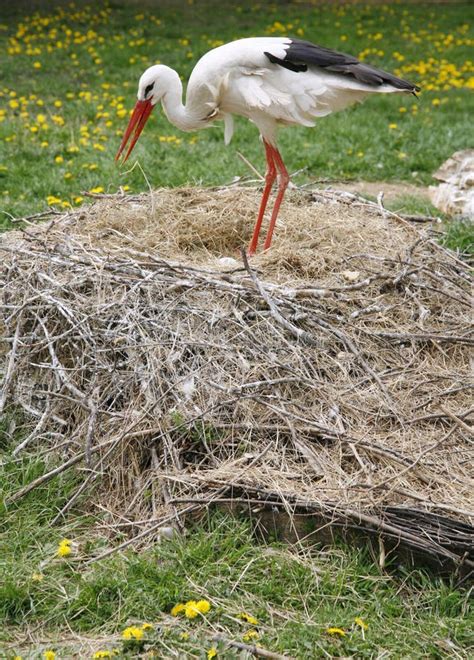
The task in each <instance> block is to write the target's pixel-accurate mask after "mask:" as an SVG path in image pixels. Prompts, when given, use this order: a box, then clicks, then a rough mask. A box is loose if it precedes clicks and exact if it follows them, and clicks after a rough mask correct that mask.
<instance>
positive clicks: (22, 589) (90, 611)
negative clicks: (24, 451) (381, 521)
mask: <svg viewBox="0 0 474 660" xmlns="http://www.w3.org/2000/svg"><path fill="white" fill-rule="evenodd" d="M44 469H45V464H44V462H43V461H41V460H38V459H33V458H29V459H28V458H27V459H25V460H24V461H22V462H19V463H13V462H6V463H4V464H3V466H2V467H1V468H0V484H1V486H0V488H1V490H2V492H1V493H0V494H1V497H2V500H3V498H4V497H5V496H7V495H8V494H9V493H12V492H14V491H15V490H16V489H18V487H19V486H20V485H22V484H24V483H26V482H28V481H29V480H30V479H32V478H34V477H36V476H38V475H39V474H41V473H42V472H43V470H44ZM73 479H74V478H73V477H71V476H62V477H60V478H59V479H58V480H57V481H56V482H50V483H49V484H48V485H47V486H45V487H44V488H41V489H38V490H37V491H35V492H34V493H33V494H32V495H30V496H29V497H27V498H26V499H25V500H23V501H21V502H20V503H19V504H18V505H17V506H14V507H11V508H10V509H8V510H6V509H5V508H2V509H1V511H0V516H1V522H0V530H1V532H0V546H1V547H2V557H1V560H0V620H1V621H2V623H3V625H2V627H1V629H0V657H2V658H5V657H6V658H13V657H14V655H15V654H21V655H22V656H23V657H24V658H26V657H31V658H39V657H42V653H43V651H44V650H54V651H56V652H57V659H58V660H59V659H60V658H67V657H71V656H72V651H73V649H76V650H77V649H78V647H79V644H80V638H81V637H83V638H87V639H88V638H90V639H92V640H94V639H97V640H98V641H97V642H92V643H91V644H90V646H89V647H88V650H87V651H86V647H82V650H81V651H80V652H79V656H78V657H81V658H91V657H92V655H93V653H94V652H96V651H99V650H102V651H111V650H112V649H114V648H116V649H119V650H120V651H123V650H124V649H126V648H127V646H130V642H126V643H125V645H124V642H123V641H122V640H121V634H122V633H123V631H124V630H125V629H126V628H129V627H130V626H135V628H138V629H139V630H142V625H143V624H144V623H145V624H151V625H152V626H153V630H152V629H148V630H145V632H144V633H143V634H144V639H145V640H147V645H146V649H147V650H151V649H154V650H155V651H156V653H157V655H156V656H155V657H160V658H163V657H166V658H171V657H181V658H182V657H189V658H205V657H206V654H207V652H208V651H209V650H210V649H212V648H213V647H215V648H216V649H217V650H218V651H223V648H224V646H223V645H222V644H220V645H219V644H216V643H214V642H213V641H212V638H213V636H214V635H215V634H223V635H224V636H225V637H226V638H227V639H232V640H234V641H237V642H243V643H247V644H252V643H258V644H259V645H260V646H262V647H264V648H266V649H268V650H271V651H273V652H279V653H286V654H287V655H288V656H291V657H294V658H324V657H326V658H327V657H340V656H344V657H347V656H351V657H355V658H375V657H384V658H408V657H409V658H427V657H430V658H441V657H456V658H467V657H468V656H469V648H470V645H472V642H473V639H472V624H473V623H474V621H473V619H472V617H470V615H469V610H468V598H469V593H468V592H466V591H464V592H463V591H458V590H456V589H454V588H451V587H450V586H449V585H448V584H443V583H441V582H440V581H436V580H433V579H429V578H428V577H427V576H425V575H423V574H422V573H420V572H411V573H407V572H404V571H403V570H399V571H398V572H397V573H396V574H392V575H390V574H389V573H387V572H385V571H381V570H379V568H378V566H377V563H376V562H375V561H374V559H373V558H372V557H370V556H369V554H368V553H366V552H361V551H358V550H348V549H343V548H339V549H337V548H332V549H329V550H324V551H321V550H318V549H313V550H314V551H313V552H312V553H311V554H310V552H309V550H308V549H307V548H306V549H303V548H292V549H289V548H285V547H282V546H279V545H277V544H270V545H263V544H262V543H260V542H259V541H258V540H257V539H255V538H252V534H251V530H250V528H249V525H248V523H246V522H244V521H240V522H239V521H232V520H229V519H226V518H224V517H222V516H220V515H214V516H211V517H210V518H209V519H208V520H207V522H205V523H204V524H203V525H201V526H199V527H197V528H196V529H194V530H191V531H190V532H189V533H188V534H187V536H186V538H184V539H182V538H181V539H179V538H178V539H175V540H169V541H163V542H162V544H161V545H155V546H154V547H153V548H151V549H148V550H144V551H142V552H139V553H137V552H134V551H129V552H125V553H122V554H117V555H112V556H110V557H109V558H108V559H104V560H102V561H101V562H99V563H96V564H91V565H89V566H87V565H85V563H84V562H85V561H86V560H87V559H88V558H90V557H92V556H94V554H96V553H97V552H98V551H99V550H103V549H104V548H105V547H106V546H107V545H108V543H109V540H108V538H107V536H106V531H105V529H104V530H103V531H102V532H100V530H99V531H98V530H97V528H93V527H92V524H93V522H94V521H93V520H92V517H91V516H87V515H86V514H84V513H81V512H80V509H77V510H76V511H75V512H74V515H72V516H71V517H70V519H69V520H70V521H69V522H67V523H63V524H59V525H58V526H54V527H52V526H51V524H50V521H51V520H52V519H53V517H54V515H55V514H56V512H57V511H58V509H60V508H61V507H62V506H63V504H64V503H65V501H66V500H67V498H68V497H69V496H70V494H71V492H72V491H73V488H74V481H73ZM64 538H68V539H70V540H71V541H72V542H73V543H72V553H71V555H70V556H69V557H59V556H58V555H57V551H58V546H59V543H60V542H61V540H62V539H64ZM189 600H195V601H199V600H206V601H208V602H209V603H210V605H211V608H210V610H209V612H207V613H205V614H199V615H198V616H196V617H195V618H187V617H186V615H185V614H184V613H180V614H179V615H178V616H177V617H173V616H171V615H170V612H171V610H172V608H173V607H174V606H175V605H176V604H178V603H185V602H186V601H189ZM242 613H246V614H248V615H250V617H254V618H255V619H256V620H257V623H255V622H253V620H252V619H248V617H247V620H245V617H244V618H242V617H243V614H242ZM249 631H253V632H251V633H250V634H249ZM30 634H31V638H30V637H29V635H30ZM129 634H132V635H133V634H135V635H138V636H139V635H140V633H137V632H136V630H135V632H134V633H133V632H132V633H129ZM74 636H77V639H76V641H75V642H71V641H69V642H65V641H61V638H62V637H64V638H66V639H69V640H71V639H74ZM31 640H39V641H38V642H37V643H33V644H31ZM131 644H134V642H133V640H132V642H131ZM31 648H32V649H33V652H32V653H31V651H30V654H28V649H31ZM472 650H473V649H472V648H471V651H472ZM236 653H237V651H236ZM99 657H100V656H99ZM148 657H151V656H148ZM209 657H212V656H209ZM217 657H218V658H219V657H223V658H234V657H235V658H237V657H242V656H237V655H236V654H234V652H233V651H231V650H226V651H223V652H221V653H220V654H219V655H218V656H217ZM471 657H472V656H471Z"/></svg>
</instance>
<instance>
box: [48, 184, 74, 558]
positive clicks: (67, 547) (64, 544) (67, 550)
mask: <svg viewBox="0 0 474 660" xmlns="http://www.w3.org/2000/svg"><path fill="white" fill-rule="evenodd" d="M51 197H52V196H51ZM49 199H50V197H48V198H47V200H49ZM56 200H57V201H56ZM48 203H50V202H48ZM51 203H54V204H59V203H61V204H62V205H64V202H61V200H59V199H57V198H55V201H54V202H51ZM71 543H72V541H70V540H69V539H63V540H62V541H60V542H59V544H58V549H57V551H56V554H57V555H58V557H69V555H70V554H72V548H71Z"/></svg>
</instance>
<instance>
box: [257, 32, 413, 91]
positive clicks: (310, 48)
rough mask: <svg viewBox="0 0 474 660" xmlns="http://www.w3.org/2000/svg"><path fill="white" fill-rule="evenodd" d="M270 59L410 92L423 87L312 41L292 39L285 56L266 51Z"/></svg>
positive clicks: (297, 69) (282, 64) (298, 68)
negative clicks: (282, 57)
mask: <svg viewBox="0 0 474 660" xmlns="http://www.w3.org/2000/svg"><path fill="white" fill-rule="evenodd" d="M265 55H266V56H267V57H268V59H269V60H270V62H272V63H273V64H278V65H280V66H283V67H285V68H286V69H290V71H295V72H299V71H306V70H307V68H308V66H318V67H321V68H322V69H326V71H331V73H339V74H342V75H344V76H351V78H355V79H356V80H358V81H359V82H361V83H365V84H366V85H373V86H374V87H378V86H379V85H384V84H385V85H392V86H393V87H396V88H397V89H406V90H407V91H410V92H413V93H415V92H418V91H420V88H419V87H417V85H414V84H413V83H411V82H408V81H407V80H402V78H397V77H396V76H394V75H393V74H392V73H388V71H383V70H382V69H376V68H375V67H373V66H370V65H369V64H363V63H362V62H359V60H358V59H357V58H356V57H354V56H353V55H347V54H346V53H340V52H338V51H337V50H332V49H331V48H325V47H324V46H317V45H316V44H312V43H311V42H310V41H303V40H301V39H292V40H291V42H290V44H289V46H288V48H287V50H286V55H285V57H284V59H280V58H278V57H275V56H274V55H272V54H271V53H265Z"/></svg>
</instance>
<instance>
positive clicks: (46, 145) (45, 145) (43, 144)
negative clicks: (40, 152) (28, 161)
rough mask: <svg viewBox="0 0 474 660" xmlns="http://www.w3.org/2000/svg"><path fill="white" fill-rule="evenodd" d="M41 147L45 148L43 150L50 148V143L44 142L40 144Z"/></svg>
mask: <svg viewBox="0 0 474 660" xmlns="http://www.w3.org/2000/svg"><path fill="white" fill-rule="evenodd" d="M40 147H43V149H44V148H45V147H49V142H48V141H47V140H43V142H42V143H41V144H40Z"/></svg>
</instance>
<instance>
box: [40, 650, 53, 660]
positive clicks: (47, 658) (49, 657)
mask: <svg viewBox="0 0 474 660" xmlns="http://www.w3.org/2000/svg"><path fill="white" fill-rule="evenodd" d="M55 657H56V653H55V652H54V651H45V652H44V653H43V658H44V660H54V659H55Z"/></svg>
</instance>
